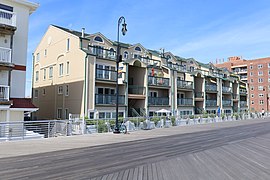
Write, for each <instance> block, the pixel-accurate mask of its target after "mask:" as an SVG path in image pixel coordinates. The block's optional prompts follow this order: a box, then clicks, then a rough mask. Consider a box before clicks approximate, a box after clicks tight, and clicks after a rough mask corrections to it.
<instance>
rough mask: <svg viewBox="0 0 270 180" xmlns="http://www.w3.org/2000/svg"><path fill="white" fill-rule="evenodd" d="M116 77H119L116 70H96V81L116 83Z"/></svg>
mask: <svg viewBox="0 0 270 180" xmlns="http://www.w3.org/2000/svg"><path fill="white" fill-rule="evenodd" d="M116 77H117V72H116V71H114V70H108V69H99V68H96V79H98V80H106V81H115V82H116Z"/></svg>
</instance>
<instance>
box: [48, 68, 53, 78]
mask: <svg viewBox="0 0 270 180" xmlns="http://www.w3.org/2000/svg"><path fill="white" fill-rule="evenodd" d="M52 77H53V67H50V68H49V78H50V79H51V78H52Z"/></svg>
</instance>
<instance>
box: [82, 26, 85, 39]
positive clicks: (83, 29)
mask: <svg viewBox="0 0 270 180" xmlns="http://www.w3.org/2000/svg"><path fill="white" fill-rule="evenodd" d="M84 31H85V28H82V38H84Z"/></svg>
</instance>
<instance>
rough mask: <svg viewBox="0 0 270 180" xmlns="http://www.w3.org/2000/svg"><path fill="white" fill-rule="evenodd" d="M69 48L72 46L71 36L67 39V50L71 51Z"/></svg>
mask: <svg viewBox="0 0 270 180" xmlns="http://www.w3.org/2000/svg"><path fill="white" fill-rule="evenodd" d="M69 48H70V40H69V38H68V39H67V51H69Z"/></svg>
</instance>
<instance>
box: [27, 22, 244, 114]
mask: <svg viewBox="0 0 270 180" xmlns="http://www.w3.org/2000/svg"><path fill="white" fill-rule="evenodd" d="M120 47H121V50H120V53H121V54H122V57H123V62H121V63H120V68H119V71H118V72H116V53H115V52H116V48H117V42H114V41H111V40H110V39H108V38H106V37H105V36H104V35H103V34H101V33H95V34H86V33H85V32H84V31H82V32H78V31H73V30H70V29H67V28H63V27H59V26H55V25H50V26H49V27H48V30H47V32H46V33H45V35H44V36H43V38H42V40H41V41H40V43H39V45H38V46H37V48H36V50H35V52H34V53H33V54H34V58H33V59H34V62H33V64H34V76H33V91H32V92H33V96H32V97H33V103H34V104H35V105H36V106H37V107H39V111H37V112H36V113H34V118H35V119H55V118H57V119H67V118H68V116H69V113H71V114H79V115H80V117H83V116H87V117H88V118H114V117H115V104H116V95H115V89H116V80H117V77H118V83H119V115H120V116H123V117H130V116H153V115H155V114H156V111H158V110H160V109H166V110H168V111H170V112H171V114H172V115H193V114H202V113H204V112H208V113H216V110H217V109H218V107H219V108H221V110H222V112H224V113H232V112H240V111H246V110H248V106H247V95H246V93H245V94H243V97H242V95H240V93H241V90H242V89H243V90H244V89H246V83H244V82H243V81H240V80H239V77H238V76H236V75H233V74H231V73H230V72H229V71H227V70H224V69H220V68H216V67H215V66H214V65H212V64H203V63H199V62H197V61H196V60H194V59H192V58H189V59H185V58H181V57H178V56H175V55H173V54H172V53H170V52H159V51H155V50H149V49H147V48H145V47H143V46H142V45H141V44H139V43H138V44H125V43H120ZM239 96H241V98H239Z"/></svg>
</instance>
